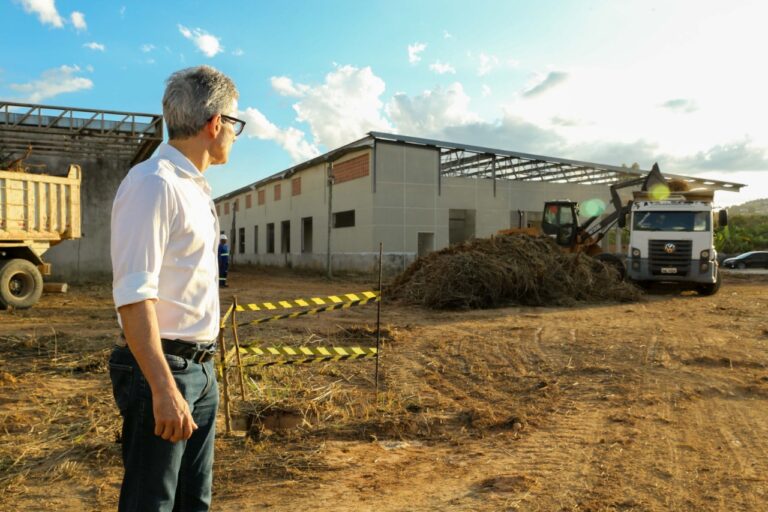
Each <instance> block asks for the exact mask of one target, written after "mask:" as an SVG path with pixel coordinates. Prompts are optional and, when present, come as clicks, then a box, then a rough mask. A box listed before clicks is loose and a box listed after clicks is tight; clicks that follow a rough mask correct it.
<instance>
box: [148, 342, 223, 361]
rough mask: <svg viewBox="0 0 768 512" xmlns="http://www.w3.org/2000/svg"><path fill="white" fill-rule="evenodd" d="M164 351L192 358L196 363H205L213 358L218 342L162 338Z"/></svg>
mask: <svg viewBox="0 0 768 512" xmlns="http://www.w3.org/2000/svg"><path fill="white" fill-rule="evenodd" d="M160 341H161V342H162V344H163V352H164V353H166V354H170V355H172V356H179V357H183V358H184V359H192V360H193V361H194V362H196V363H205V362H206V361H209V360H211V359H213V354H214V353H215V352H216V343H213V342H212V343H190V342H187V341H182V340H168V339H165V338H163V339H161V340H160Z"/></svg>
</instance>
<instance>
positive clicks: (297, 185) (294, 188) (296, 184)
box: [291, 176, 301, 196]
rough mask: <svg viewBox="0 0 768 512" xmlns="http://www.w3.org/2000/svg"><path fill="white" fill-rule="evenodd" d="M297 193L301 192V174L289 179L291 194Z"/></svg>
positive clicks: (295, 194)
mask: <svg viewBox="0 0 768 512" xmlns="http://www.w3.org/2000/svg"><path fill="white" fill-rule="evenodd" d="M299 194H301V176H299V177H298V178H293V179H292V180H291V195H292V196H297V195H299Z"/></svg>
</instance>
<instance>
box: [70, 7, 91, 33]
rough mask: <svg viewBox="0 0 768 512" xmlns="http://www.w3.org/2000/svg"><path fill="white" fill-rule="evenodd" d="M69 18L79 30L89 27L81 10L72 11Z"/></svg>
mask: <svg viewBox="0 0 768 512" xmlns="http://www.w3.org/2000/svg"><path fill="white" fill-rule="evenodd" d="M69 19H71V20H72V25H74V26H75V29H76V30H77V31H78V32H80V31H81V30H86V29H87V28H88V25H87V24H86V23H85V14H83V13H81V12H80V11H72V14H70V15H69Z"/></svg>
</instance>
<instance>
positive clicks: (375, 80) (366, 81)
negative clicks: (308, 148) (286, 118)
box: [293, 66, 391, 148]
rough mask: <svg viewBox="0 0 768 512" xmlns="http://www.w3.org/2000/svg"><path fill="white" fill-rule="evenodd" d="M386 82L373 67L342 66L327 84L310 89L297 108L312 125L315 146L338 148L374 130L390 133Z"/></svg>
mask: <svg viewBox="0 0 768 512" xmlns="http://www.w3.org/2000/svg"><path fill="white" fill-rule="evenodd" d="M384 89H385V85H384V80H382V79H381V78H379V77H378V76H376V75H374V74H373V71H372V70H371V68H370V67H365V68H362V69H359V68H355V67H354V66H341V67H339V68H337V69H336V70H335V71H332V72H331V73H328V74H327V75H326V76H325V83H323V84H322V85H318V86H313V87H309V88H308V89H307V90H306V91H305V92H304V95H303V96H302V98H301V100H299V101H298V102H297V103H295V104H294V105H293V109H294V110H295V111H296V114H297V118H296V119H297V120H298V121H300V122H306V123H307V124H309V127H310V130H311V132H312V137H313V139H314V142H315V144H318V145H323V146H326V147H328V148H335V147H338V146H341V145H344V144H347V143H349V142H351V141H353V140H355V139H358V138H360V137H362V136H364V135H365V134H366V133H367V132H369V131H371V130H389V129H391V126H390V124H389V122H388V121H387V120H386V119H385V118H384V116H383V115H382V107H383V104H382V101H381V99H380V98H379V97H380V96H381V95H382V94H383V93H384Z"/></svg>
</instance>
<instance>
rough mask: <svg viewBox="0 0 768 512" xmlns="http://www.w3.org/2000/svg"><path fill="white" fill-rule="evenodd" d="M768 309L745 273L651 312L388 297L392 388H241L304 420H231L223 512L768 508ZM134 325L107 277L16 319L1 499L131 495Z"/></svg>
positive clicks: (287, 280)
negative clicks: (449, 304)
mask: <svg viewBox="0 0 768 512" xmlns="http://www.w3.org/2000/svg"><path fill="white" fill-rule="evenodd" d="M230 282H231V284H232V287H231V288H229V289H227V290H226V293H223V294H222V297H223V301H224V302H225V303H228V302H230V300H231V296H233V295H236V296H237V297H238V300H239V301H240V302H245V303H248V302H262V301H266V300H280V299H293V298H297V297H302V298H308V297H313V296H326V295H329V294H334V293H346V292H359V291H363V290H368V289H372V286H373V285H372V279H370V278H364V277H363V278H360V277H357V278H338V279H334V280H332V281H326V280H324V279H323V278H321V277H318V276H312V275H304V274H291V273H289V272H287V271H274V270H270V271H267V270H243V269H241V270H239V271H238V270H236V271H234V272H233V273H232V274H231V280H230ZM767 304H768V276H764V275H754V274H739V273H736V272H733V273H729V274H728V275H727V276H726V279H725V282H724V285H723V288H722V289H721V291H720V292H719V293H718V294H717V295H715V296H712V297H698V296H696V295H695V294H679V293H675V292H672V291H667V290H654V291H653V292H652V293H651V294H650V295H647V296H646V297H645V298H644V299H643V300H642V301H641V302H638V303H632V304H605V305H592V306H582V307H578V308H519V307H510V308H503V309H494V310H484V311H463V312H435V311H427V310H419V309H413V308H409V307H405V306H402V305H396V304H391V303H388V302H387V301H386V298H385V301H384V303H383V306H382V310H381V320H382V326H383V330H382V332H383V341H382V352H381V359H380V368H379V370H380V384H379V392H378V397H377V395H376V394H375V386H374V372H375V362H374V361H373V360H363V361H353V362H349V361H347V362H338V363H322V364H314V365H305V366H295V367H269V368H260V367H250V368H249V371H248V375H247V376H246V379H245V384H246V386H245V387H246V388H247V389H246V393H247V400H246V401H245V402H243V401H242V400H241V397H240V387H239V382H238V380H237V379H236V378H232V379H231V384H232V386H231V388H230V391H231V393H232V394H233V395H234V397H235V404H234V407H235V408H236V409H238V410H242V411H251V412H253V411H256V412H258V411H264V410H276V409H277V410H282V411H285V414H286V415H293V416H297V417H298V426H296V427H295V428H285V429H283V428H278V427H279V426H280V425H272V428H269V426H263V425H261V424H260V423H259V422H258V420H257V421H255V422H254V424H253V425H252V426H251V429H250V431H249V432H248V433H245V432H241V431H238V432H234V433H233V434H232V435H231V436H225V435H224V434H223V431H224V421H223V414H222V415H220V416H221V417H220V421H219V428H220V432H221V434H220V436H219V439H218V440H217V453H216V457H217V458H216V467H215V482H214V485H215V495H214V506H213V509H214V510H218V511H238V512H241V511H245V510H270V511H289V510H290V511H294V510H317V511H364V510H376V511H415V510H456V511H470V510H471V511H497V510H526V511H669V510H691V511H710V510H712V511H714V510H717V511H742V510H743V511H758V510H766V509H768V351H767V349H768V317H767V316H766V305H767ZM254 318H258V315H257V314H241V315H240V317H239V321H241V322H242V321H245V320H246V319H254ZM375 321H376V306H375V305H373V304H371V305H367V306H364V307H359V308H353V309H348V310H343V311H336V312H328V313H323V314H321V315H318V316H305V317H300V318H296V319H292V320H284V321H280V322H273V323H268V324H262V325H259V326H247V327H243V328H241V329H239V330H238V335H239V338H240V340H241V341H243V342H244V343H246V342H255V343H257V344H258V345H260V346H267V345H280V344H284V345H292V346H294V345H308V346H312V345H315V346H326V345H336V346H353V345H359V346H375V335H374V327H375ZM116 334H117V326H116V323H115V315H114V312H113V310H112V308H111V297H110V290H109V287H108V285H97V284H95V285H90V286H78V287H74V288H73V289H71V290H70V292H69V293H67V294H64V295H47V296H44V297H43V299H42V301H41V302H40V304H39V305H38V306H36V307H35V308H33V309H31V310H27V311H17V312H7V311H4V312H0V510H2V511H6V510H8V511H10V510H14V511H16V510H73V511H75V510H76V511H81V510H111V509H114V508H115V504H116V500H117V493H118V488H119V482H120V476H121V467H120V459H119V450H120V445H119V444H118V442H117V441H118V438H119V436H118V425H119V423H118V417H117V413H116V410H115V408H114V406H113V403H112V397H111V391H110V388H109V379H108V374H107V371H106V359H107V357H108V353H109V350H110V346H111V345H112V343H113V341H114V338H115V335H116ZM227 335H228V342H230V343H231V339H232V336H231V331H227ZM233 377H234V375H233ZM290 426H292V425H290Z"/></svg>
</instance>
